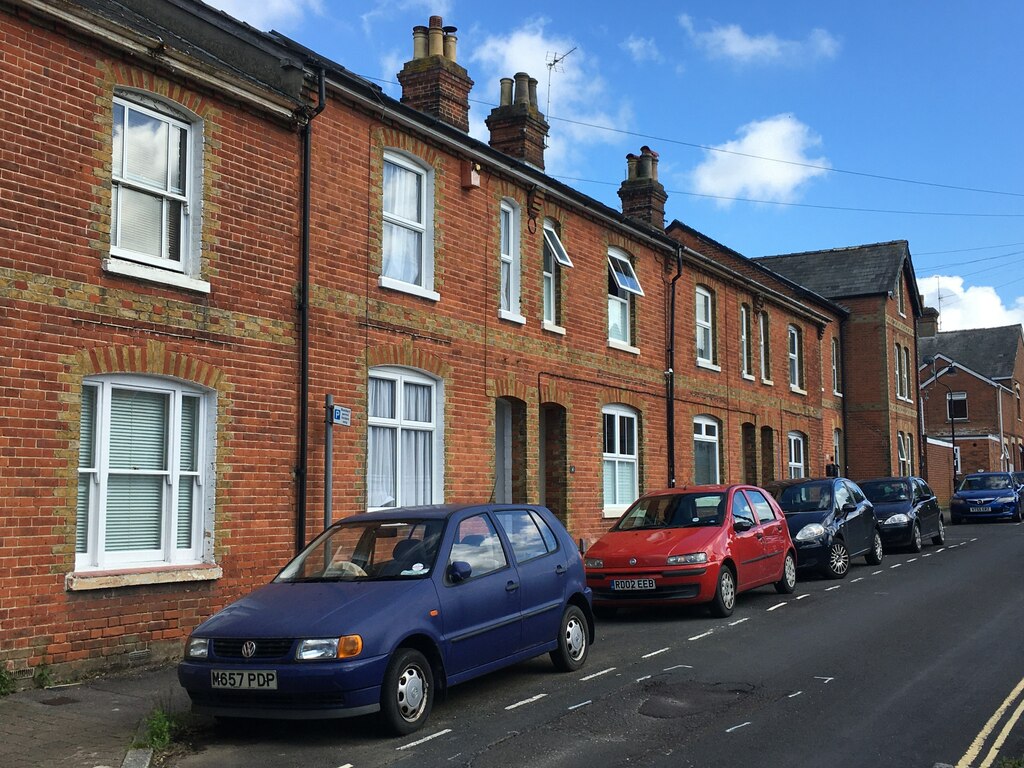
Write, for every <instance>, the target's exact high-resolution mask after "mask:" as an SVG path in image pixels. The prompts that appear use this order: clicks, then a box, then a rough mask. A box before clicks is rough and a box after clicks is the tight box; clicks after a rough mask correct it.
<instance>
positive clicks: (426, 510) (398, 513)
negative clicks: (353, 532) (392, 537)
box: [335, 503, 540, 523]
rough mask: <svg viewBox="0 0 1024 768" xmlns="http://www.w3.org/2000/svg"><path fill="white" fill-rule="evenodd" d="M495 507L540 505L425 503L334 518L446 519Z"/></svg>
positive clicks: (511, 507) (518, 507)
mask: <svg viewBox="0 0 1024 768" xmlns="http://www.w3.org/2000/svg"><path fill="white" fill-rule="evenodd" d="M496 509H540V507H538V505H536V504H491V503H476V504H470V503H462V504H458V503H453V504H425V505H421V506H417V507H396V508H394V509H378V510H375V511H372V512H360V513H358V514H355V515H349V516H348V517H345V518H342V519H341V520H336V521H335V523H343V522H350V521H353V520H385V521H386V520H408V519H409V518H418V519H421V520H447V519H448V518H449V517H451V516H452V515H454V514H457V513H459V512H463V511H473V512H476V511H479V512H486V511H490V510H496Z"/></svg>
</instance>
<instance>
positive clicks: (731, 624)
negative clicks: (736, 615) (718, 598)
mask: <svg viewBox="0 0 1024 768" xmlns="http://www.w3.org/2000/svg"><path fill="white" fill-rule="evenodd" d="M749 620H750V617H749V616H748V617H747V618H745V619H737V620H736V621H730V622H729V626H730V627H735V626H736V625H737V624H742V623H743V622H744V621H749Z"/></svg>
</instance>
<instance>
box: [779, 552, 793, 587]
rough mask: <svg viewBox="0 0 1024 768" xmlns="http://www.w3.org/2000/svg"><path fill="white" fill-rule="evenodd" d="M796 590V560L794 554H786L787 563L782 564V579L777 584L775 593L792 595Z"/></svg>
mask: <svg viewBox="0 0 1024 768" xmlns="http://www.w3.org/2000/svg"><path fill="white" fill-rule="evenodd" d="M795 589H796V558H795V557H793V553H792V552H787V553H786V562H784V563H783V564H782V578H781V579H779V580H778V581H776V582H775V591H776V592H778V593H779V594H780V595H791V594H793V590H795Z"/></svg>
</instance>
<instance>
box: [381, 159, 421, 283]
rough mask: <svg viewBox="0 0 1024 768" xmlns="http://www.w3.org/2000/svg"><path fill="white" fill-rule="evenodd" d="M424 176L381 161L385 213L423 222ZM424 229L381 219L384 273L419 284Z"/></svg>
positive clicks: (419, 223) (406, 219)
mask: <svg viewBox="0 0 1024 768" xmlns="http://www.w3.org/2000/svg"><path fill="white" fill-rule="evenodd" d="M422 184H423V177H422V176H421V175H420V174H418V173H415V172H413V171H410V170H408V169H406V168H402V167H400V166H398V165H395V164H394V163H389V162H385V163H384V214H385V216H386V217H390V218H393V219H394V218H397V219H402V220H404V221H407V222H410V223H415V224H417V225H422V223H423V211H422V208H421V205H422V194H421V190H422ZM422 250H423V233H422V232H421V231H418V230H417V229H415V228H411V227H409V226H405V225H402V224H401V223H398V222H395V221H385V222H384V262H383V273H384V275H385V276H387V277H391V278H393V279H395V280H401V281H403V282H406V283H411V284H414V285H419V284H420V280H421V263H420V261H421V260H420V255H421V253H422Z"/></svg>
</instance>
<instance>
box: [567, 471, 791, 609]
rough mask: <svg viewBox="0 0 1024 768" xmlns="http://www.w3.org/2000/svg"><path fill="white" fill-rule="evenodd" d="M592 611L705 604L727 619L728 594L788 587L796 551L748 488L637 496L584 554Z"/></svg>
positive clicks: (773, 510)
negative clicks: (644, 606)
mask: <svg viewBox="0 0 1024 768" xmlns="http://www.w3.org/2000/svg"><path fill="white" fill-rule="evenodd" d="M584 561H585V564H586V569H587V586H589V587H590V588H591V590H592V591H593V594H594V607H595V609H597V608H600V609H601V612H602V613H606V614H607V613H612V612H614V609H615V608H617V607H620V606H627V605H629V606H635V605H648V606H650V605H663V604H673V603H684V602H685V603H710V604H711V612H712V613H713V614H714V615H715V616H723V617H724V616H729V615H730V614H732V611H733V608H734V607H735V605H736V595H737V594H739V593H740V592H745V591H746V590H748V589H754V588H755V587H760V586H763V585H765V584H774V585H775V589H776V590H777V591H778V592H780V593H781V594H789V593H791V592H792V591H793V590H794V589H795V587H796V551H795V549H794V548H793V542H792V541H791V540H790V538H789V527H788V526H787V525H786V518H785V515H783V513H782V510H781V509H779V506H778V504H777V503H776V502H775V499H773V498H772V497H771V496H770V495H769V494H768V493H767V492H766V491H764V490H762V489H761V488H757V487H754V486H751V485H699V486H691V487H688V488H670V489H668V490H665V491H658V492H656V493H649V494H647V495H645V496H642V497H640V498H639V499H638V500H637V501H636V502H634V503H633V505H632V506H631V507H630V508H629V509H627V510H626V512H625V513H624V514H623V515H622V517H620V518H619V520H618V522H616V523H615V525H614V526H613V527H612V529H611V530H610V531H609V532H608V533H606V534H605V535H604V536H602V537H601V538H600V539H598V541H597V542H596V543H595V544H594V545H593V546H592V547H590V549H588V550H587V553H586V557H585V558H584Z"/></svg>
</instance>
